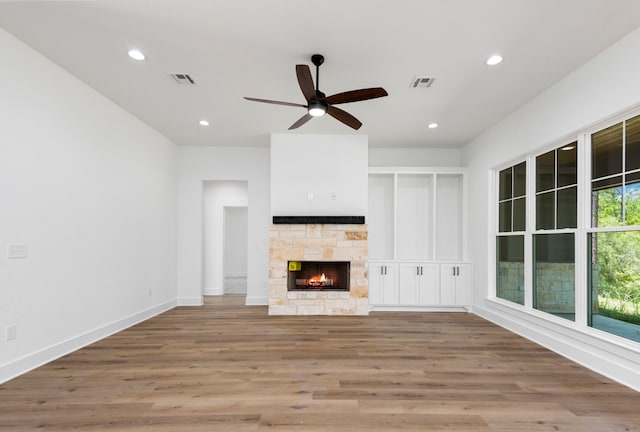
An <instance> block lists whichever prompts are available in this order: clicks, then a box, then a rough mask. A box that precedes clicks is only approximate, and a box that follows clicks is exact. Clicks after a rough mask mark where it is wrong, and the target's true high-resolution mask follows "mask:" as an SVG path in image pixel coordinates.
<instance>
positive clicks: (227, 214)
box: [222, 206, 248, 295]
mask: <svg viewBox="0 0 640 432" xmlns="http://www.w3.org/2000/svg"><path fill="white" fill-rule="evenodd" d="M247 215H248V207H247V206H242V207H225V208H224V221H223V224H224V229H223V231H224V245H223V249H224V253H223V259H222V261H223V265H222V268H223V276H224V281H223V284H222V287H223V292H224V294H244V295H246V294H247V243H248V237H247V225H248V220H247Z"/></svg>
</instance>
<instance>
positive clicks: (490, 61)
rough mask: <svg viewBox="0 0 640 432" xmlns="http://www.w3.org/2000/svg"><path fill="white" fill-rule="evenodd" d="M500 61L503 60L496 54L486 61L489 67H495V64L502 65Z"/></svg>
mask: <svg viewBox="0 0 640 432" xmlns="http://www.w3.org/2000/svg"><path fill="white" fill-rule="evenodd" d="M502 60H504V59H503V58H502V56H501V55H498V54H496V55H492V56H491V57H489V58H488V59H487V64H488V65H489V66H495V65H497V64H500V63H502Z"/></svg>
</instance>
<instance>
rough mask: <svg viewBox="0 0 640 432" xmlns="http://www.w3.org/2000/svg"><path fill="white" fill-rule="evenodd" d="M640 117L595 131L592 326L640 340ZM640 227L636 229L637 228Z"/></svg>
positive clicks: (590, 258) (591, 242)
mask: <svg viewBox="0 0 640 432" xmlns="http://www.w3.org/2000/svg"><path fill="white" fill-rule="evenodd" d="M639 225H640V116H637V117H633V118H631V119H628V120H626V121H623V122H621V123H617V124H615V125H613V126H610V127H608V128H606V129H603V130H601V131H598V132H596V133H594V134H592V135H591V230H590V232H589V233H588V235H587V241H588V246H589V247H588V252H589V264H590V265H589V274H588V281H589V287H588V288H589V304H588V308H589V310H588V325H589V326H591V327H594V328H597V329H600V330H603V331H606V332H609V333H612V334H616V335H618V336H622V337H626V338H628V339H632V340H635V341H638V342H640V229H638V228H637V227H638V226H639ZM634 227H635V228H634Z"/></svg>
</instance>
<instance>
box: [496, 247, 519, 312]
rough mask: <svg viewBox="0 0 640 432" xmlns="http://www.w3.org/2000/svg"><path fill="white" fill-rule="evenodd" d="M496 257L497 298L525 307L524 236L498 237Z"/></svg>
mask: <svg viewBox="0 0 640 432" xmlns="http://www.w3.org/2000/svg"><path fill="white" fill-rule="evenodd" d="M496 255H497V257H498V259H497V265H498V269H497V274H498V277H497V278H496V279H497V286H496V296H497V297H498V298H501V299H505V300H509V301H512V302H514V303H518V304H521V305H524V236H522V235H517V236H500V237H498V238H497V244H496Z"/></svg>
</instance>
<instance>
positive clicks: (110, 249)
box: [0, 30, 176, 382]
mask: <svg viewBox="0 0 640 432" xmlns="http://www.w3.org/2000/svg"><path fill="white" fill-rule="evenodd" d="M0 53H1V54H0V55H1V56H2V67H0V95H2V96H1V97H0V203H1V207H2V211H0V251H1V254H0V382H3V381H6V380H8V379H10V378H12V377H14V376H17V375H19V374H21V373H23V372H25V371H27V370H29V369H32V368H34V367H36V366H39V365H41V364H43V363H46V362H48V361H50V360H53V359H54V358H56V357H59V356H61V355H63V354H66V353H68V352H70V351H73V350H74V349H77V348H79V347H81V346H83V345H86V344H88V343H91V342H93V341H95V340H97V339H99V338H101V337H104V336H107V335H108V334H111V333H113V332H115V331H118V330H120V329H122V328H126V327H128V326H129V325H131V324H133V323H135V322H138V321H141V320H143V319H146V318H148V317H150V316H152V315H154V314H157V313H159V312H161V311H163V310H166V309H168V308H171V307H173V306H174V305H175V300H176V291H175V282H176V211H175V208H176V166H175V158H176V148H175V146H174V145H173V144H172V143H171V142H169V141H168V140H167V139H165V138H164V137H162V136H161V135H159V134H158V133H156V132H154V131H153V130H151V129H150V128H149V127H147V126H146V125H144V124H143V123H141V122H140V121H138V120H136V119H135V118H133V117H132V116H131V115H130V114H128V113H127V112H125V111H123V110H122V109H121V108H119V107H118V106H116V105H115V104H113V103H112V102H110V101H109V100H107V99H106V98H104V97H103V96H101V95H99V94H98V93H96V92H95V91H94V90H92V89H91V88H89V87H88V86H86V85H84V84H83V83H81V82H80V81H78V80H77V79H76V78H74V77H73V76H71V75H70V74H68V73H66V72H65V71H63V70H62V69H60V68H59V67H57V66H56V65H54V64H53V63H51V62H50V61H49V60H47V59H45V58H44V57H42V56H40V55H39V54H37V53H36V52H35V51H33V50H32V49H30V48H28V47H26V46H25V45H23V44H22V43H21V42H19V41H17V40H16V39H15V38H14V37H13V36H11V35H9V34H7V33H6V32H4V31H2V30H0ZM9 243H24V244H27V245H28V258H26V259H7V258H6V253H5V250H6V247H7V244H9ZM149 292H151V296H149ZM10 325H15V326H16V330H17V338H16V340H14V341H10V342H6V341H5V331H6V328H7V326H10Z"/></svg>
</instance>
